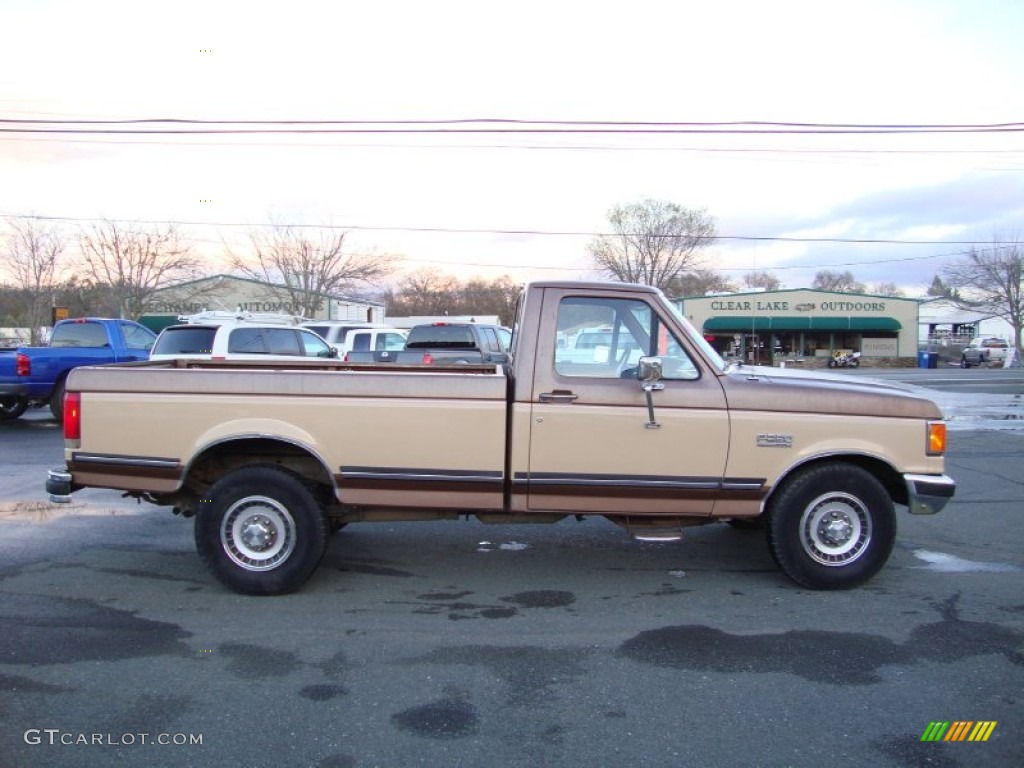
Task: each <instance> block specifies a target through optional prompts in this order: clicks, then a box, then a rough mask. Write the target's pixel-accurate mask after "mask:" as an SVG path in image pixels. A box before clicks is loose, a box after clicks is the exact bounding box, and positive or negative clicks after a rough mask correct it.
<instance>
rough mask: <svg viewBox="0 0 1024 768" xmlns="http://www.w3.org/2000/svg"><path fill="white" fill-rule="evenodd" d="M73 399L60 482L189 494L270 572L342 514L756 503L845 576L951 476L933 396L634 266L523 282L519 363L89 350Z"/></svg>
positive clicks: (204, 539)
mask: <svg viewBox="0 0 1024 768" xmlns="http://www.w3.org/2000/svg"><path fill="white" fill-rule="evenodd" d="M595 329H599V330H600V332H601V336H602V343H600V344H589V343H588V344H586V345H582V346H581V345H576V344H574V343H572V342H573V339H576V338H577V337H579V335H580V334H583V333H588V332H590V333H591V334H593V331H594V330H595ZM66 405H67V407H66V408H65V414H66V416H65V422H64V437H65V465H64V466H61V467H60V468H58V469H54V470H51V471H50V474H49V477H48V479H47V484H46V487H47V491H48V492H49V494H50V498H51V499H52V500H54V501H58V502H59V501H69V500H70V498H71V494H72V493H73V492H74V491H76V490H78V489H80V488H86V487H92V488H112V489H117V490H120V491H124V492H126V493H127V494H128V495H130V496H135V497H138V498H140V499H143V500H145V501H149V502H152V503H154V504H158V505H164V506H170V507H173V508H174V511H175V512H176V513H180V514H182V515H184V516H186V517H193V516H194V517H195V539H196V546H197V548H198V550H199V554H200V556H201V558H202V560H203V561H204V562H205V563H206V565H207V566H208V567H209V568H210V570H211V571H212V572H213V574H214V575H215V576H216V577H217V578H218V579H219V580H220V581H221V582H223V583H224V584H226V585H227V586H229V587H231V588H232V589H235V590H237V591H239V592H245V593H255V594H276V593H282V592H287V591H290V590H294V589H296V588H298V587H299V586H301V585H302V584H303V583H304V582H305V581H306V580H307V579H308V578H309V576H310V574H312V573H313V571H314V570H315V569H316V567H317V564H318V563H319V561H320V559H321V557H322V556H323V553H324V550H325V548H326V546H327V541H328V535H329V533H330V531H331V530H333V529H336V528H339V527H341V526H342V525H345V524H347V523H354V522H361V521H394V520H427V519H445V518H457V517H459V516H461V515H475V516H476V517H477V518H479V519H480V520H482V521H484V522H497V523H509V522H524V523H526V522H556V521H558V520H561V519H562V518H565V517H572V516H587V515H599V516H603V517H606V518H607V519H609V520H611V521H613V522H615V523H617V524H618V525H620V526H622V527H623V528H624V529H626V530H627V531H629V532H630V533H632V534H633V535H635V536H637V537H638V538H642V539H678V538H679V537H680V535H681V532H682V529H683V528H685V527H686V526H690V525H699V524H704V523H708V522H712V521H716V520H717V521H721V520H728V521H731V522H736V523H741V522H746V523H748V524H755V523H759V524H763V526H764V527H765V528H766V530H767V539H768V545H769V548H770V551H771V554H772V555H773V557H774V558H775V561H776V562H777V563H778V565H779V566H780V568H781V569H782V570H783V571H784V572H785V573H786V574H787V575H788V576H790V577H791V578H792V579H793V580H794V581H796V582H797V583H799V584H801V585H804V586H807V587H811V588H817V589H836V588H847V587H853V586H856V585H858V584H860V583H862V582H864V581H866V580H867V579H869V578H870V577H871V576H873V575H874V574H875V573H877V571H878V570H879V569H880V568H881V567H882V566H883V565H884V564H885V562H886V560H887V559H888V557H889V554H890V552H891V550H892V547H893V543H894V539H895V536H896V517H895V513H894V506H895V505H897V504H898V505H902V506H906V507H908V508H909V510H910V512H913V513H933V512H938V511H939V510H940V509H942V507H943V506H944V505H945V504H946V502H947V501H948V500H949V499H950V498H951V497H952V496H953V492H954V488H955V484H954V481H953V480H952V479H951V478H949V477H947V476H946V475H945V474H944V459H943V453H944V451H945V447H946V427H945V423H944V422H943V420H942V413H941V412H940V410H939V408H938V407H937V406H936V405H935V404H934V403H933V402H932V401H930V400H928V399H927V398H924V397H921V396H920V395H917V394H912V393H910V392H907V391H904V390H901V389H898V388H895V387H889V386H886V385H884V384H881V383H879V382H874V381H869V380H865V379H860V378H855V377H844V376H842V375H836V374H828V373H824V372H822V373H820V374H816V375H815V374H812V373H808V372H795V371H790V370H781V369H770V368H769V369H765V368H752V367H747V366H729V365H726V364H725V363H724V362H723V361H722V359H721V358H720V357H719V356H718V355H717V354H716V353H715V352H714V350H713V349H711V348H710V346H709V345H708V344H707V343H706V342H705V341H704V339H703V338H702V337H701V335H700V334H699V333H697V332H696V331H695V330H694V328H693V327H692V326H691V325H690V324H689V323H688V322H687V321H686V320H685V319H684V318H683V317H682V316H680V315H679V314H678V312H677V311H676V310H675V309H674V308H673V306H672V305H671V304H669V303H668V302H667V301H665V299H664V297H663V296H662V295H661V293H659V292H658V291H656V290H654V289H651V288H647V287H644V286H636V285H624V284H619V283H572V282H541V283H532V284H530V285H528V286H527V287H526V288H525V289H524V292H523V296H522V299H521V301H520V307H519V317H518V321H517V323H516V329H515V337H514V339H513V343H512V361H511V363H510V364H509V365H508V366H507V367H503V366H494V365H486V366H484V365H481V366H449V367H443V368H439V367H436V366H430V367H424V366H401V365H399V366H396V365H387V366H374V365H355V364H346V363H343V362H340V361H334V360H324V361H316V362H308V363H302V362H295V363H286V362H272V363H263V364H260V363H251V362H247V361H239V362H232V361H221V362H213V361H195V360H180V361H167V362H160V363H144V364H140V365H133V366H131V367H124V368H119V367H113V368H111V367H104V368H79V369H77V370H75V371H74V373H72V374H71V376H70V378H69V379H68V382H67V402H66Z"/></svg>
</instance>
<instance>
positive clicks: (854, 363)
mask: <svg viewBox="0 0 1024 768" xmlns="http://www.w3.org/2000/svg"><path fill="white" fill-rule="evenodd" d="M850 367H851V368H860V360H858V359H857V358H853V360H851V361H850Z"/></svg>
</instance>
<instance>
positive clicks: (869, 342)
mask: <svg viewBox="0 0 1024 768" xmlns="http://www.w3.org/2000/svg"><path fill="white" fill-rule="evenodd" d="M676 303H677V305H678V306H679V308H680V310H681V311H682V313H683V314H684V315H685V316H686V317H687V318H688V319H689V320H690V322H691V323H693V325H694V327H696V328H697V330H699V331H701V332H703V334H704V336H705V337H706V338H707V339H708V341H710V342H711V344H712V346H714V348H715V349H716V350H718V352H719V353H720V354H722V356H723V357H725V358H726V359H734V360H742V361H743V362H746V363H750V364H752V365H781V364H783V363H787V364H797V365H805V366H815V365H820V366H824V365H827V364H828V360H829V358H830V357H832V355H833V354H835V353H837V352H859V353H860V355H861V357H860V362H861V365H864V366H887V367H903V366H905V367H913V366H916V365H917V360H918V312H919V308H920V304H921V302H920V301H919V300H917V299H904V298H899V297H895V296H874V295H868V294H859V293H836V292H833V291H815V290H811V289H805V288H797V289H788V290H779V291H755V292H750V293H730V294H725V295H716V296H697V297H692V298H682V299H677V300H676Z"/></svg>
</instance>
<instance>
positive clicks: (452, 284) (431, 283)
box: [383, 268, 462, 315]
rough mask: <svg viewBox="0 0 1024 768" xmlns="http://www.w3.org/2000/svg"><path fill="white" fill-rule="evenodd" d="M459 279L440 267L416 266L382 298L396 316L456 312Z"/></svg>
mask: <svg viewBox="0 0 1024 768" xmlns="http://www.w3.org/2000/svg"><path fill="white" fill-rule="evenodd" d="M459 289H460V285H459V281H458V279H457V278H455V277H452V276H451V275H447V274H444V273H442V272H440V271H439V270H436V269H432V268H426V269H419V270H416V271H415V272H411V273H409V274H407V275H405V276H404V277H403V278H402V279H401V280H400V281H399V282H398V286H397V289H396V290H393V291H389V292H386V293H385V295H384V296H383V301H384V303H385V304H387V306H388V312H389V313H392V314H395V315H458V314H462V313H461V311H460V309H461V308H460V306H459Z"/></svg>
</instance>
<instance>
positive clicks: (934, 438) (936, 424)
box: [925, 421, 946, 456]
mask: <svg viewBox="0 0 1024 768" xmlns="http://www.w3.org/2000/svg"><path fill="white" fill-rule="evenodd" d="M925 452H926V453H927V454H928V455H929V456H941V455H942V454H944V453H945V452H946V422H944V421H929V422H928V444H927V447H926V448H925Z"/></svg>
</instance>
